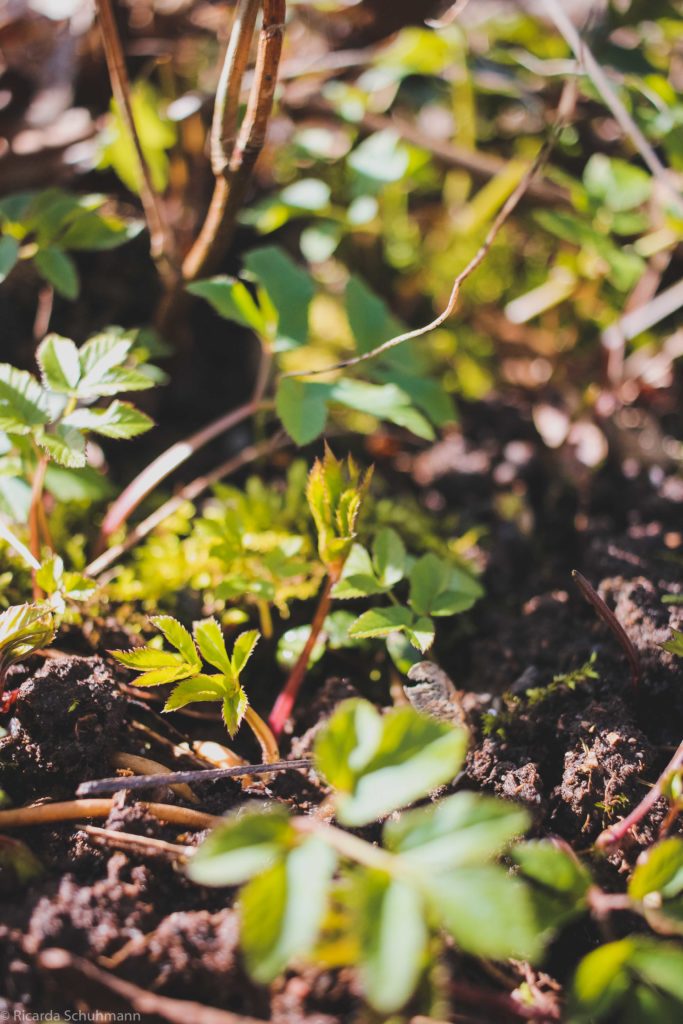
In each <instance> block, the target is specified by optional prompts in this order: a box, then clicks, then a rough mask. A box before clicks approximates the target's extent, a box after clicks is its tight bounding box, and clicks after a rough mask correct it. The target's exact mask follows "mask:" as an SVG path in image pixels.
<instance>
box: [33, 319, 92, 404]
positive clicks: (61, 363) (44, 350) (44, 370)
mask: <svg viewBox="0 0 683 1024" xmlns="http://www.w3.org/2000/svg"><path fill="white" fill-rule="evenodd" d="M36 360H37V362H38V365H39V367H40V370H41V374H42V377H43V383H44V385H45V386H46V387H48V388H50V389H51V390H52V391H56V392H58V393H59V394H65V395H70V394H73V393H74V391H75V389H76V386H77V384H78V381H79V380H80V377H81V363H80V359H79V355H78V349H77V348H76V346H75V344H74V343H73V341H71V339H70V338H62V337H61V336H60V335H59V334H48V335H47V336H46V337H45V338H44V339H43V341H42V342H41V343H40V345H39V346H38V349H37V351H36Z"/></svg>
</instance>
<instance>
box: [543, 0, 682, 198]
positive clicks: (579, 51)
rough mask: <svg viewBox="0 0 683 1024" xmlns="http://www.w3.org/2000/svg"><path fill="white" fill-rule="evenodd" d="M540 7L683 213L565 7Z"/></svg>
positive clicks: (550, 1) (547, 2)
mask: <svg viewBox="0 0 683 1024" xmlns="http://www.w3.org/2000/svg"><path fill="white" fill-rule="evenodd" d="M543 5H544V7H545V9H546V10H547V12H548V14H549V15H550V17H551V18H552V20H553V21H554V23H555V27H556V28H557V30H558V32H559V33H560V34H561V35H562V36H563V37H564V39H565V41H566V42H567V44H568V45H569V46H570V47H571V49H572V51H573V52H574V55H575V57H576V59H577V60H578V61H579V63H580V64H581V65H583V68H584V71H585V72H586V74H587V75H588V77H589V78H590V80H591V81H592V83H593V85H594V86H595V88H596V89H597V90H598V92H599V93H600V95H601V96H602V98H603V100H604V102H605V104H606V106H607V107H608V108H609V109H610V111H611V112H612V114H613V116H614V119H615V120H616V121H617V123H618V124H619V125H620V127H621V128H622V130H623V131H624V133H625V134H626V135H627V136H628V137H629V138H630V140H631V142H632V143H633V145H634V146H635V148H636V150H637V151H638V153H640V155H641V157H642V159H643V162H644V163H645V164H646V165H647V167H648V168H649V170H650V171H651V173H652V175H653V177H654V178H656V179H657V181H658V182H659V183H660V184H661V186H662V188H663V189H664V190H665V191H666V193H667V195H668V197H669V199H670V200H671V202H672V203H674V205H675V206H676V208H677V210H678V213H679V214H681V213H683V196H681V193H680V192H679V190H678V189H677V188H675V187H674V185H673V184H672V182H671V171H669V170H668V168H666V167H665V166H664V164H663V163H662V162H661V160H660V159H659V157H658V156H657V154H656V153H655V151H654V149H653V148H652V146H651V145H650V143H649V142H648V141H647V139H646V138H645V136H644V135H643V133H642V131H641V130H640V128H639V127H638V125H637V124H636V122H635V121H634V120H633V118H632V117H631V115H630V114H629V112H628V110H627V109H626V107H625V106H624V104H623V103H622V101H621V100H620V98H619V96H618V94H617V92H616V91H615V89H614V86H613V85H612V83H611V82H610V80H609V78H608V77H607V75H606V74H605V72H604V71H603V69H602V68H601V67H600V65H599V64H598V62H597V60H596V59H595V56H594V55H593V52H592V50H591V49H590V47H589V46H588V44H587V43H586V41H585V40H584V39H582V38H581V36H580V35H579V33H578V31H577V29H576V27H575V26H574V24H573V23H572V21H571V19H570V17H569V16H568V14H567V9H566V5H565V4H564V3H562V2H561V0H543Z"/></svg>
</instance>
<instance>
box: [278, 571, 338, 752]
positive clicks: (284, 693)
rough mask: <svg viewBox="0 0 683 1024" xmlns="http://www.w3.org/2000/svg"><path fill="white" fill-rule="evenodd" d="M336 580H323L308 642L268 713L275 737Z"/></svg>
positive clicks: (295, 691) (303, 673)
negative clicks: (323, 583)
mask: <svg viewBox="0 0 683 1024" xmlns="http://www.w3.org/2000/svg"><path fill="white" fill-rule="evenodd" d="M337 579H338V573H335V574H330V575H329V576H328V577H327V579H326V580H325V585H324V587H323V589H322V593H321V594H320V600H319V602H318V607H317V609H316V612H315V615H314V616H313V622H312V623H311V632H310V633H309V635H308V640H307V641H306V643H305V644H304V649H303V650H302V652H301V654H300V655H299V657H298V658H297V662H296V664H295V666H294V668H293V669H292V671H291V672H290V674H289V678H288V680H287V682H286V683H285V685H284V687H283V689H282V690H281V691H280V694H279V696H278V698H277V700H276V701H275V704H274V705H273V710H272V711H271V713H270V717H269V718H268V722H269V724H270V727H271V729H272V730H273V732H274V733H275V735H276V736H279V735H280V734H281V732H282V730H283V729H284V727H285V723H286V721H287V719H288V718H289V716H290V715H291V713H292V710H293V708H294V704H295V702H296V698H297V695H298V693H299V690H300V689H301V684H302V683H303V681H304V678H305V676H306V669H307V668H308V662H309V661H310V658H311V654H312V653H313V648H314V647H315V645H316V641H317V639H318V637H319V636H320V634H321V632H322V628H323V626H324V624H325V619H326V618H327V614H328V612H329V610H330V604H331V601H332V588H333V587H334V585H335V583H336V582H337Z"/></svg>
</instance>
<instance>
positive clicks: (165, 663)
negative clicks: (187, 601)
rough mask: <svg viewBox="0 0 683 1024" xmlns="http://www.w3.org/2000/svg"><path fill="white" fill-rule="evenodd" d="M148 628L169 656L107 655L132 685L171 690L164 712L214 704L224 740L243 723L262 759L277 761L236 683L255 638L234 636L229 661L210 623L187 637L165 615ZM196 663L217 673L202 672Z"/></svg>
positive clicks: (156, 651)
mask: <svg viewBox="0 0 683 1024" xmlns="http://www.w3.org/2000/svg"><path fill="white" fill-rule="evenodd" d="M151 622H152V625H154V626H156V628H157V629H158V630H159V631H160V632H161V633H162V634H163V636H164V638H165V639H166V640H167V642H168V643H169V644H170V646H171V647H172V648H174V650H173V651H168V650H165V649H160V648H158V647H154V646H152V645H147V646H145V647H139V648H136V649H133V650H131V651H110V652H109V653H110V654H111V655H113V657H114V658H116V660H117V661H118V662H120V663H121V664H122V665H125V667H126V668H130V669H133V670H134V671H136V672H139V673H140V675H139V676H138V678H137V680H136V684H137V685H138V686H142V687H145V686H163V685H164V684H168V683H173V684H175V685H174V688H173V690H172V692H171V694H170V696H169V697H168V699H167V701H166V704H165V705H164V711H177V710H179V709H180V708H184V707H187V705H188V704H195V703H201V702H207V701H208V702H212V703H213V702H214V701H215V702H218V703H220V705H221V715H222V718H223V722H224V724H225V727H226V729H227V730H228V733H229V735H230V736H231V737H232V736H234V735H235V733H236V732H237V730H238V729H239V727H240V725H241V724H242V721H243V720H245V721H246V722H247V724H248V725H249V727H250V728H251V729H252V731H253V733H254V735H255V736H256V738H257V740H258V741H259V744H260V745H261V747H262V749H263V753H264V759H265V760H266V761H277V760H278V759H279V756H280V754H279V751H278V747H277V743H276V742H275V739H274V737H273V736H272V734H271V733H270V730H269V729H268V727H267V726H266V724H265V722H263V720H262V719H261V718H260V716H259V715H257V714H256V712H255V711H254V710H253V709H252V708H250V707H249V702H248V700H247V695H246V693H245V691H244V688H243V687H242V682H241V675H242V672H243V670H244V667H245V666H246V664H247V662H248V661H249V659H250V657H251V656H252V654H253V652H254V648H255V647H256V644H257V642H258V639H259V636H260V634H259V632H258V631H257V630H255V629H252V630H248V631H247V632H245V633H240V635H239V636H238V637H237V639H236V640H235V644H234V646H233V651H232V655H229V654H228V651H227V648H226V646H225V639H224V637H223V632H222V630H221V627H220V625H219V624H218V622H217V621H216V619H203V620H202V621H200V622H195V624H194V629H193V634H192V635H190V633H189V632H188V630H187V629H185V627H184V626H182V625H181V624H180V623H179V622H178V621H177V620H176V619H174V618H172V617H171V616H170V615H157V616H155V617H154V618H152V619H151ZM202 659H203V660H204V661H206V662H208V663H209V664H210V665H212V666H213V667H214V668H215V669H217V670H218V671H217V672H211V673H208V672H205V671H204V666H203V662H202Z"/></svg>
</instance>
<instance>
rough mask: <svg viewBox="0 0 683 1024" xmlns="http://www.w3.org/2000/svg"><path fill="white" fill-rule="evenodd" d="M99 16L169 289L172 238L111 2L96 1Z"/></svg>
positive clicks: (173, 277)
mask: <svg viewBox="0 0 683 1024" xmlns="http://www.w3.org/2000/svg"><path fill="white" fill-rule="evenodd" d="M96 7H97V16H98V19H99V23H100V33H101V36H102V46H103V48H104V55H105V58H106V61H107V69H108V71H109V79H110V81H111V87H112V92H113V94H114V99H115V100H116V105H117V107H118V110H119V114H120V115H121V119H122V121H123V123H124V125H125V126H126V130H127V132H128V134H129V136H130V140H131V142H132V144H133V149H134V151H135V157H136V159H137V163H138V169H139V172H140V201H141V203H142V208H143V210H144V213H145V219H146V221H147V227H148V228H149V242H150V251H151V253H152V259H153V260H154V261H155V263H156V264H157V267H158V269H159V273H160V274H161V277H162V279H163V280H164V281H165V282H166V284H167V286H169V287H171V286H173V285H175V283H176V282H177V277H178V275H177V270H176V269H175V267H174V265H173V239H172V236H171V232H170V229H169V227H168V225H167V224H166V221H165V218H164V212H163V207H162V203H161V198H160V196H159V195H158V193H157V192H156V190H155V188H154V184H153V182H152V174H151V171H150V168H149V164H148V163H147V160H146V159H145V154H144V152H143V149H142V143H141V142H140V136H139V135H138V131H137V128H136V126H135V118H134V116H133V107H132V104H131V98H130V81H129V79H128V72H127V71H126V62H125V59H124V56H123V47H122V46H121V39H120V36H119V31H118V28H117V25H116V19H115V17H114V12H113V9H112V3H111V0H96Z"/></svg>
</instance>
